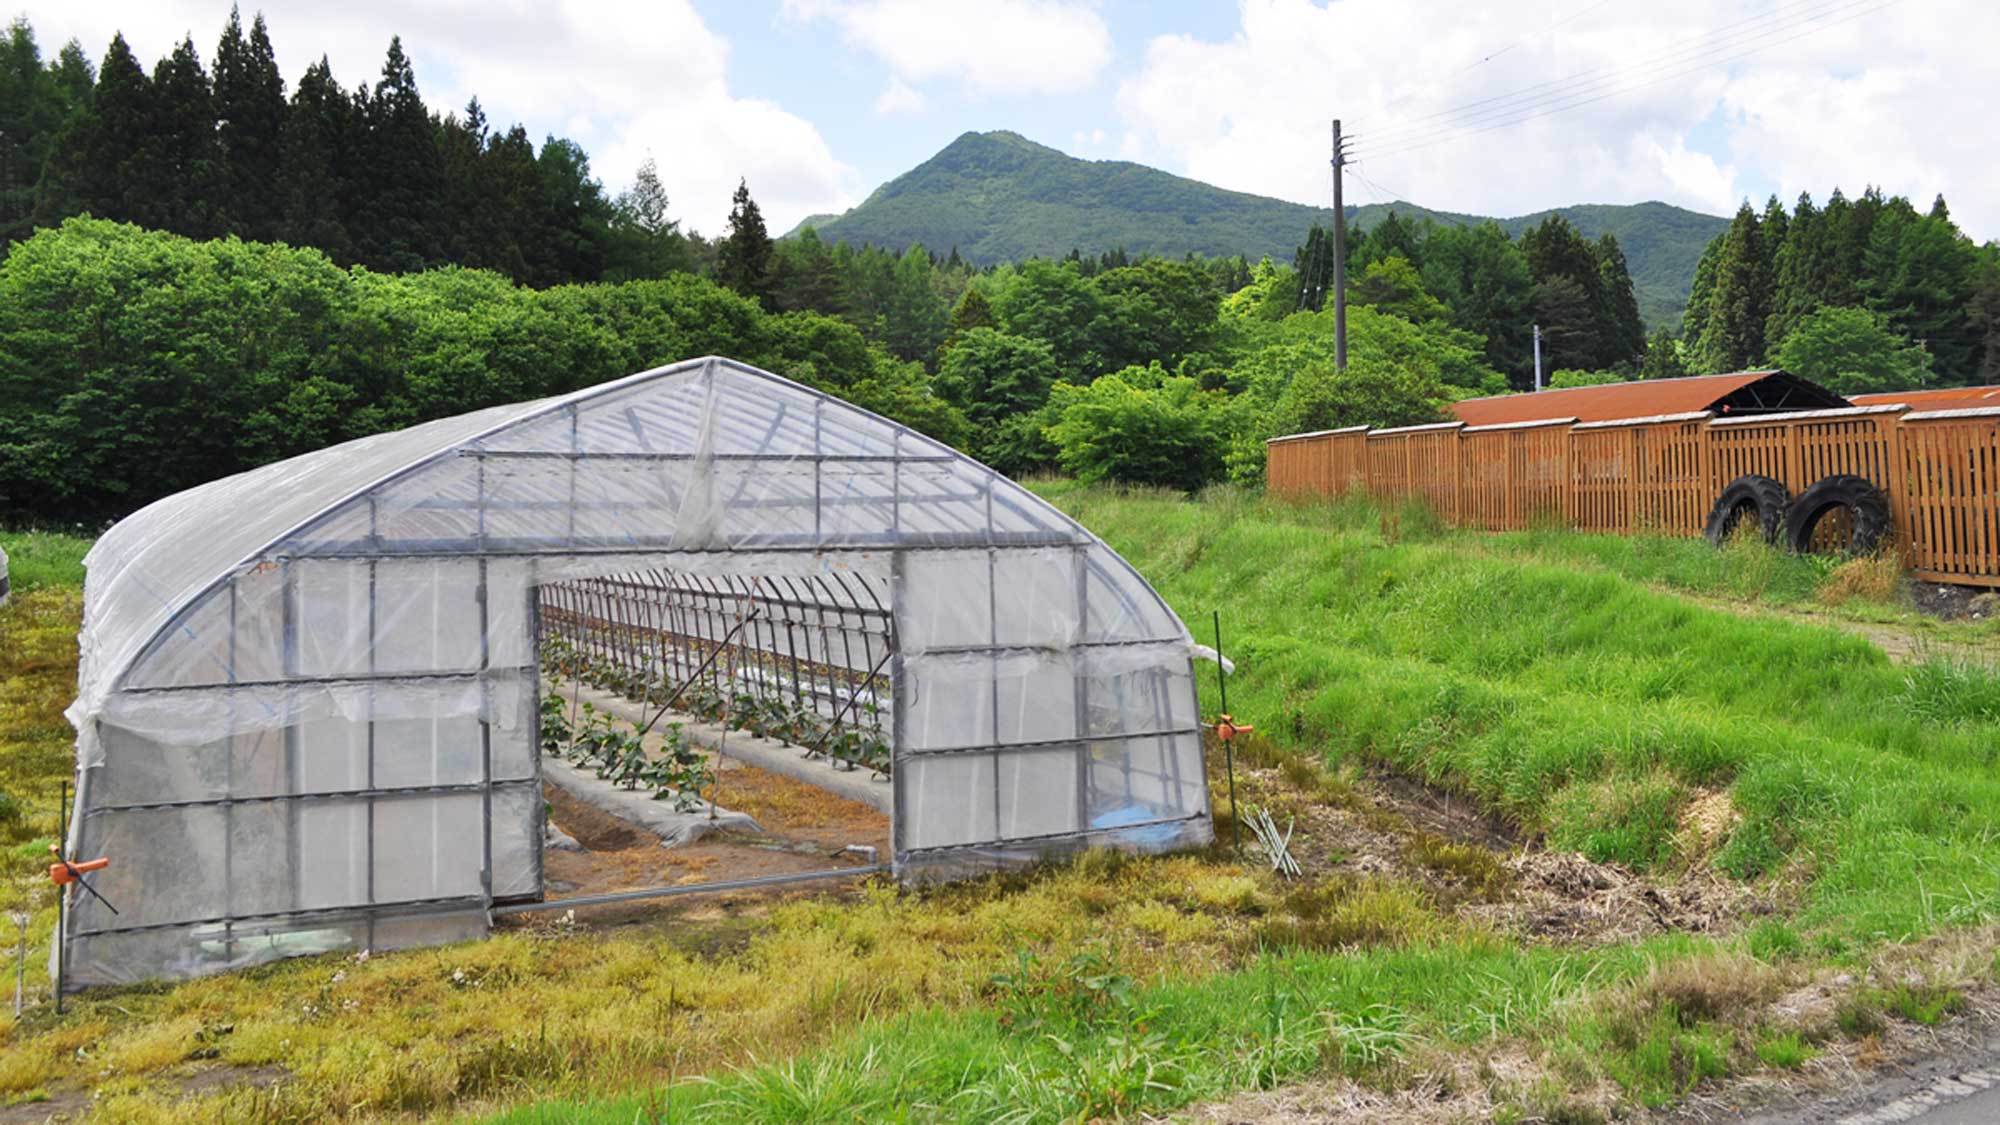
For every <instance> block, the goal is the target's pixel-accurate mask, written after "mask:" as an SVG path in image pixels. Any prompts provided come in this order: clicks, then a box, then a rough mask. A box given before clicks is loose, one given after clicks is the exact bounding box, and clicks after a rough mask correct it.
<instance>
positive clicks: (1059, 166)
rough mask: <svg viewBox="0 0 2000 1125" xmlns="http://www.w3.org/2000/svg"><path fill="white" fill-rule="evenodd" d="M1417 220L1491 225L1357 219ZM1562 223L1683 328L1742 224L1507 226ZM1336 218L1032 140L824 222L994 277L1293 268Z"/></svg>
mask: <svg viewBox="0 0 2000 1125" xmlns="http://www.w3.org/2000/svg"><path fill="white" fill-rule="evenodd" d="M1392 208H1393V209H1394V210H1395V211H1396V212H1397V213H1398V214H1399V215H1401V216H1403V217H1406V218H1420V219H1421V218H1429V219H1432V220H1433V221H1436V222H1440V223H1477V222H1484V221H1485V219H1484V218H1483V217H1481V216H1478V215H1463V214H1456V213H1453V212H1448V211H1432V210H1429V209H1427V208H1424V207H1420V206H1417V205H1415V204H1410V203H1400V202H1399V203H1392V204H1379V203H1371V204H1368V205H1367V206H1364V207H1349V208H1348V209H1347V212H1348V220H1349V222H1350V223H1359V224H1360V225H1361V226H1363V227H1366V226H1369V225H1371V224H1372V223H1374V222H1376V221H1379V219H1380V218H1381V216H1382V215H1384V214H1386V213H1387V212H1388V211H1389V210H1390V209H1392ZM1551 213H1555V214H1561V215H1563V216H1565V217H1567V218H1568V219H1569V220H1570V222H1572V223H1574V224H1575V225H1576V227H1577V228H1578V229H1579V230H1581V231H1582V232H1583V233H1584V234H1585V235H1587V236H1589V237H1591V238H1596V237H1597V236H1599V235H1600V234H1603V233H1604V232H1605V231H1610V232H1611V233H1612V234H1615V235H1617V236H1618V241H1619V243H1620V244H1621V245H1622V246H1624V248H1625V257H1626V261H1627V263H1628V264H1629V266H1630V268H1631V271H1632V285H1633V288H1634V290H1635V291H1636V292H1637V294H1638V298H1639V310H1640V312H1641V313H1643V314H1644V315H1645V317H1646V321H1647V323H1648V324H1652V325H1660V324H1669V325H1678V323H1679V321H1680V313H1681V310H1682V309H1683V308H1684V307H1686V305H1687V292H1688V286H1689V285H1690V284H1691V283H1692V281H1693V279H1694V267H1695V263H1696V262H1697V261H1698V260H1699V259H1700V258H1701V252H1702V249H1703V247H1705V246H1707V245H1708V241H1709V239H1711V238H1713V237H1714V236H1715V235H1716V234H1718V233H1720V232H1721V231H1722V230H1723V229H1724V228H1726V227H1727V226H1728V225H1729V220H1727V219H1723V218H1717V217H1716V216H1713V215H1702V214H1698V213H1696V212H1693V211H1687V210H1683V209H1681V208H1679V207H1673V206H1669V205H1668V204H1665V203H1639V204H1633V205H1630V206H1616V205H1608V204H1583V205H1579V206H1574V207H1559V208H1556V209H1555V210H1554V211H1553V212H1548V211H1541V212H1537V213H1535V214H1533V215H1522V216H1518V217H1516V218H1511V219H1501V220H1499V222H1500V224H1501V226H1503V227H1504V228H1506V230H1507V232H1508V233H1509V234H1519V233H1520V232H1521V231H1522V230H1524V229H1526V228H1528V227H1530V226H1532V225H1534V224H1535V223H1538V222H1540V221H1541V220H1542V219H1543V218H1544V217H1546V216H1547V215H1549V214H1551ZM1330 218H1331V214H1330V209H1329V208H1325V207H1308V206H1306V205H1304V204H1300V203H1288V202H1286V201H1284V200H1281V199H1269V198H1266V197H1264V196H1261V195H1250V194H1248V193H1246V192H1240V191H1227V190H1224V189H1222V188H1219V187H1215V186H1213V185H1210V184H1204V183H1201V182H1200V181H1198V180H1190V179H1187V178H1185V177H1182V176H1176V175H1173V174H1172V173H1170V172H1162V171H1160V170H1159V169H1158V168H1148V167H1146V166H1145V165H1143V164H1134V163H1131V162H1130V161H1125V160H1080V159H1078V158H1076V157H1073V156H1070V155H1068V154H1066V153H1062V152H1058V151H1056V150H1055V149H1052V148H1049V147H1047V146H1045V145H1039V144H1036V143H1035V142H1033V141H1031V140H1028V139H1027V138H1026V137H1023V136H1021V135H1019V134H1018V133H1009V132H1005V131H1000V132H991V133H966V134H965V135H963V136H961V137H959V138H958V139H957V140H955V141H953V142H951V144H949V145H946V146H945V147H944V149H943V150H942V151H940V152H939V153H938V154H937V155H936V156H933V157H931V158H930V159H929V160H926V161H924V162H923V163H922V164H919V165H917V166H916V167H915V168H912V169H910V170H909V171H908V172H905V173H903V174H902V175H900V176H898V177H896V178H895V179H893V180H890V181H889V182H888V183H886V184H883V185H882V186H881V187H879V188H876V189H875V191H874V193H873V194H872V195H870V196H869V197H868V198H867V199H865V200H863V201H862V202H861V204H860V205H859V206H856V207H854V208H852V209H850V210H848V211H847V212H846V213H845V214H842V215H838V216H826V215H815V216H813V217H811V218H809V219H806V220H805V221H804V222H802V223H800V224H799V227H798V228H796V229H795V230H794V231H793V232H792V233H794V234H796V233H797V230H799V229H804V228H805V227H808V226H810V227H814V228H816V229H817V230H818V231H819V234H820V236H821V237H822V238H825V239H828V240H830V241H846V242H850V243H855V244H860V243H873V244H875V245H877V246H887V247H893V248H898V249H900V248H902V247H905V246H908V245H910V244H911V243H916V242H921V243H923V244H924V245H925V246H927V247H929V248H930V249H932V250H935V251H938V252H940V253H942V252H944V251H946V250H949V249H950V248H952V247H954V246H956V247H957V248H958V252H959V253H960V254H961V255H963V256H964V257H965V258H967V259H969V260H971V261H973V262H976V263H980V264H990V263H994V262H1007V261H1019V260H1021V259H1023V258H1029V257H1037V256H1039V257H1044V258H1054V257H1060V256H1062V255H1064V254H1067V253H1069V251H1070V250H1072V249H1079V250H1084V251H1087V252H1091V253H1097V252H1101V251H1105V250H1111V249H1115V248H1117V247H1121V246H1122V247H1124V248H1125V249H1126V251H1128V252H1130V253H1133V254H1162V255H1170V256H1173V257H1179V256H1181V255H1184V254H1186V253H1188V252H1190V251H1193V252H1195V253H1199V254H1207V255H1216V256H1220V255H1228V254H1242V255H1244V256H1245V257H1247V258H1250V259H1251V260H1252V261H1255V260H1256V259H1257V258H1259V257H1262V256H1264V255H1266V254H1268V255H1270V256H1271V258H1272V260H1273V261H1283V262H1288V261H1290V260H1291V257H1292V252H1293V251H1294V250H1295V249H1296V248H1297V247H1298V246H1299V244H1300V243H1302V242H1304V241H1305V236H1306V231H1307V229H1308V228H1310V227H1311V226H1312V224H1314V223H1325V222H1327V221H1329V219H1330Z"/></svg>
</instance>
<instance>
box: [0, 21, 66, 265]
mask: <svg viewBox="0 0 2000 1125" xmlns="http://www.w3.org/2000/svg"><path fill="white" fill-rule="evenodd" d="M73 96H74V94H73V91H72V89H70V88H68V87H66V86H63V85H61V84H59V83H58V82H57V79H56V73H55V71H54V69H53V68H44V67H43V66H42V51H41V47H40V45H38V44H37V43H36V42H35V31H34V29H33V28H32V27H29V26H28V21H27V20H25V19H16V20H15V21H14V22H13V23H12V24H10V25H8V27H7V32H6V40H5V42H4V43H0V246H4V245H6V244H7V243H8V242H10V241H12V240H14V239H18V238H25V237H27V235H28V234H29V233H30V232H31V231H32V230H33V227H34V218H35V195H36V187H37V185H38V184H39V183H40V181H41V178H42V166H43V164H44V163H45V162H47V160H48V158H49V154H50V152H51V151H52V150H53V148H54V146H55V141H56V138H57V135H58V133H59V132H60V131H61V129H62V126H63V124H64V122H65V121H66V120H67V119H68V117H69V112H70V105H69V102H68V99H69V98H71V97H73Z"/></svg>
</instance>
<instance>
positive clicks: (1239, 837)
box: [1211, 609, 1243, 855]
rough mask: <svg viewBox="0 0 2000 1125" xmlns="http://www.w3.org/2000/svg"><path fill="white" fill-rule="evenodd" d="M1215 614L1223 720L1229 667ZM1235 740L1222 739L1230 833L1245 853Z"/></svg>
mask: <svg viewBox="0 0 2000 1125" xmlns="http://www.w3.org/2000/svg"><path fill="white" fill-rule="evenodd" d="M1211 612H1213V613H1214V614H1215V683H1216V686H1218V687H1219V688H1221V689H1222V707H1221V714H1222V716H1223V722H1228V721H1229V718H1228V716H1229V669H1228V668H1226V667H1224V666H1223V658H1222V611H1221V610H1219V609H1218V610H1213V611H1211ZM1234 743H1235V740H1234V739H1230V738H1225V739H1223V740H1222V761H1223V763H1224V765H1225V766H1226V767H1227V768H1228V770H1229V835H1230V836H1231V837H1232V838H1233V839H1234V841H1235V845H1236V854H1237V855H1242V854H1243V817H1242V815H1241V814H1240V813H1238V812H1237V809H1236V750H1235V747H1234Z"/></svg>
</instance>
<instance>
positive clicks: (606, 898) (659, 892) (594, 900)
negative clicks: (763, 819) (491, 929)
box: [493, 863, 889, 915]
mask: <svg viewBox="0 0 2000 1125" xmlns="http://www.w3.org/2000/svg"><path fill="white" fill-rule="evenodd" d="M888 870H889V866H888V865H887V864H883V863H871V864H868V865H866V866H864V867H836V868H832V869H830V870H827V871H808V872H806V873H804V874H802V875H760V876H757V877H756V878H754V879H723V880H720V881H718V882H714V883H689V884H686V885H683V886H675V887H647V888H645V889H643V890H636V891H611V892H609V893H607V894H601V895H580V896H578V897H576V898H556V899H549V900H546V901H544V902H521V903H514V904H512V905H509V906H496V907H494V908H493V913H494V914H496V915H498V914H529V913H533V912H535V911H540V910H568V909H571V908H573V907H578V906H602V905H604V904H605V903H609V902H638V901H641V900H643V899H652V898H673V897H675V896H677V895H694V894H708V893H710V892H716V891H743V890H752V889H754V888H757V887H781V886H784V885H786V884H788V883H814V882H819V881H821V880H824V879H845V878H847V877H849V876H851V875H880V874H882V873H884V872H886V871H888Z"/></svg>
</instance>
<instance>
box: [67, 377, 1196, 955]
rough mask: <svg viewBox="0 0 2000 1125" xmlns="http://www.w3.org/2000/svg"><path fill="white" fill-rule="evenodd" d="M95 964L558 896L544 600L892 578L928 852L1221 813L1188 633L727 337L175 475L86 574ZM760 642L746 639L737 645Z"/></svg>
mask: <svg viewBox="0 0 2000 1125" xmlns="http://www.w3.org/2000/svg"><path fill="white" fill-rule="evenodd" d="M85 561H86V567H87V576H88V577H87V581H86V585H85V611H84V624H83V633H82V663H81V668H80V672H79V677H78V681H79V682H78V689H79V694H78V699H77V701H76V703H75V704H74V705H73V707H72V708H71V709H70V712H69V716H70V719H71V721H72V722H73V723H74V724H75V726H76V729H77V732H78V736H77V797H76V816H75V818H74V820H73V821H72V824H71V828H70V832H69V837H68V840H67V846H68V848H69V852H70V854H71V855H72V856H76V857H80V858H89V857H97V856H108V857H110V859H111V864H110V866H109V867H108V868H107V869H106V870H103V871H100V872H98V873H96V874H94V875H92V876H91V877H90V881H91V884H92V886H93V887H94V888H95V889H97V890H98V891H100V892H102V894H103V896H104V898H105V899H108V900H109V902H110V904H111V905H113V906H115V907H116V908H117V912H116V913H113V912H111V911H110V910H109V909H107V908H106V907H105V906H104V905H102V904H101V903H100V902H99V901H98V900H97V899H96V898H94V897H92V896H87V895H73V896H72V897H71V898H70V899H69V900H68V902H69V910H68V913H67V917H66V919H65V921H64V923H63V926H62V932H61V934H60V935H59V937H60V940H59V941H58V942H56V943H55V944H56V956H57V958H58V959H59V965H58V979H59V980H61V981H62V982H63V987H67V988H76V987H81V986H86V985H93V984H100V983H109V982H127V981H134V980H140V979H146V978H155V977H179V976H189V975H195V974H200V973H208V972H215V971H220V970H226V969H231V968H236V967H240V966H244V965H248V964H252V963H256V962H259V961H264V960H269V959H272V958H276V957H282V956H286V955H290V954H295V953H309V952H319V951H325V950H332V949H342V948H348V949H357V950H358V949H364V948H367V949H387V948H394V947H397V946H406V945H415V944H424V943H432V942H442V941H449V940H457V939H461V938H465V937H470V936H476V935H480V934H483V933H484V932H486V929H487V928H488V926H489V925H490V924H491V921H492V914H491V911H492V910H493V909H494V908H495V907H496V905H504V904H508V903H521V902H529V901H534V900H539V899H541V898H542V895H543V886H542V871H541V842H542V831H543V818H544V815H545V813H544V805H543V800H542V794H541V789H540V785H541V779H540V773H541V766H540V761H539V758H538V737H537V731H538V726H537V720H536V716H537V710H538V700H539V693H540V691H541V684H542V678H541V675H540V673H539V672H538V651H537V638H538V635H539V634H538V632H537V617H538V614H539V612H540V608H539V607H540V605H541V603H540V602H538V597H539V594H538V592H539V591H540V590H542V589H543V588H544V587H553V586H557V585H561V584H564V583H572V584H573V583H574V582H576V581H577V580H580V579H603V578H606V577H607V576H617V575H628V574H635V573H654V574H658V573H671V574H672V575H675V576H677V578H679V579H682V580H689V581H692V580H713V581H716V582H729V583H736V584H738V585H742V584H744V583H755V582H757V581H758V580H760V579H768V580H771V581H780V580H790V581H793V582H794V583H796V582H800V581H818V582H821V583H822V584H824V583H825V582H826V581H827V580H829V579H836V578H837V579H840V580H842V581H845V582H847V583H849V584H859V585H862V586H866V587H868V588H870V589H873V590H878V591H880V592H881V597H882V604H883V605H884V607H885V609H884V613H885V615H886V620H887V622H888V624H887V625H886V627H885V628H886V633H887V636H888V637H889V638H890V644H891V646H892V647H891V648H890V649H889V650H887V651H885V653H884V655H883V660H884V662H885V666H884V679H883V688H882V695H883V696H884V697H885V700H884V702H885V706H884V710H883V714H884V716H885V718H884V722H885V723H886V724H887V726H888V728H889V734H890V747H891V753H892V757H893V772H892V780H893V808H892V812H891V817H890V819H891V838H892V840H893V844H894V848H893V850H894V857H893V865H894V869H895V872H896V874H897V876H898V877H899V878H902V879H905V880H916V879H929V878H952V877H959V876H963V875H967V874H971V873H975V872H980V871H986V870H991V869H994V868H996V867H1003V866H1009V865H1015V864H1022V863H1027V862H1031V861H1033V860H1036V859H1038V858H1041V857H1044V856H1048V855H1051V854H1053V853H1060V852H1064V851H1069V850H1074V849H1077V848H1081V847H1085V846H1091V845H1099V844H1103V845H1112V846H1119V847H1124V848H1127V849H1132V850H1141V851H1160V850H1167V849H1171V848H1176V847H1181V846H1186V845H1195V844H1200V843H1205V842H1206V841H1208V840H1209V839H1210V837H1211V825H1210V820H1209V806H1208V792H1207V786H1206V782H1205V775H1204V772H1203V761H1202V744H1201V737H1200V722H1199V716H1198V713H1197V706H1196V697H1195V685H1194V678H1193V668H1192V666H1191V652H1192V648H1191V645H1190V639H1189V636H1188V633H1187V629H1186V627H1185V626H1183V625H1182V623H1181V622H1180V620H1179V619H1178V618H1177V617H1176V616H1175V615H1174V614H1173V612H1172V611H1171V610H1169V609H1168V608H1167V606H1166V605H1165V603H1164V602H1163V601H1162V600H1161V599H1160V598H1159V596H1158V595H1157V594H1156V593H1155V592H1154V591H1153V590H1152V588H1151V587H1150V586H1148V585H1147V583H1146V582H1145V581H1144V580H1143V579H1142V578H1140V576H1139V575H1138V574H1137V573H1136V572H1135V571H1134V570H1133V569H1132V568H1131V567H1130V566H1129V565H1128V564H1126V563H1125V562H1124V560H1122V559H1120V558H1119V557H1118V556H1117V555H1116V554H1115V553H1114V552H1113V551H1111V550H1110V549H1109V548H1108V547H1106V546H1105V545H1104V544H1103V543H1102V542H1100V541H1099V540H1097V539H1096V538H1095V537H1094V536H1092V535H1091V534H1090V533H1089V532H1087V531H1085V530H1084V529H1083V528H1082V527H1081V526H1079V525H1078V524H1076V523H1075V522H1074V521H1072V520H1070V519H1069V518H1067V517H1065V516H1064V515H1062V514H1061V513H1059V512H1057V511H1056V510H1054V509H1053V508H1051V507H1050V506H1049V505H1047V504H1045V503H1044V502H1042V501H1041V500H1039V499H1037V498H1036V497H1035V496H1033V495H1032V494H1030V493H1029V492H1027V491H1026V490H1024V489H1022V488H1020V487H1019V486H1017V485H1015V484H1013V483H1012V482H1010V481H1008V480H1007V479H1006V478H1004V477H1001V476H1000V475H998V474H996V473H994V472H993V471H991V470H989V469H987V468H985V467H984V466H981V465H979V464H977V463H975V462H973V461H971V460H969V459H967V458H966V457H964V456H962V455H960V454H958V453H956V452H954V451H952V450H951V449H949V448H947V447H945V446H943V445H940V444H938V443H936V442H934V441H931V440H929V439H927V438H925V437H923V436H921V435H919V434H917V433H915V432H914V431H912V430H910V429H908V428H906V427H903V426H901V425H898V424H896V423H894V422H890V421H887V420H885V419H883V418H880V417H877V416H875V415H873V414H869V413H867V412H865V411H862V410H859V409H857V408H855V407H852V406H849V405H847V404H845V403H843V402H840V401H839V400H836V399H832V398H829V397H826V396H824V395H821V394H818V393H815V392H813V391H811V390H808V389H806V388H805V387H802V386H799V385H797V384H795V383H792V382H789V381H787V380H785V379H782V378H779V377H777V376H775V375H771V374H769V373H767V372H764V371H760V370H757V369H755V368H752V367H749V366H746V365H744V364H741V363H737V362H734V361H731V360H727V359H717V358H708V359H700V360H692V361H688V362H685V363H679V364H674V365H672V366H668V367H662V368H659V369H656V370H652V371H647V372H643V373H641V374H637V375H633V376H630V377H628V378H625V379H621V380H618V381H615V382H612V383H607V384H604V385H601V386H597V387H592V388H589V389H587V390H583V391H579V392H577V393H574V394H570V395H566V396H562V397H558V398H552V399H545V400H542V401H538V402H531V403H523V404H519V405H511V406H502V407H495V408H491V409H487V410H481V411H477V412H474V413H470V414H465V415H461V416H458V417H454V418H446V419H442V420H439V421H435V422H430V423H426V424H424V425H420V426H416V427H413V428H410V429H407V430H402V431H399V432H395V433H386V434H380V435H377V436H374V437H368V438H363V439H360V440H358V441H352V442H348V443H346V444H343V445H338V446H334V447H331V448H328V449H324V450H321V451H318V452H315V453H311V454H307V455H305V456H302V457H297V458H293V459H291V460H289V461H284V462H280V463H277V464H272V465H267V466H265V467H263V468H260V469H256V470H253V471H251V472H247V473H243V474H240V475H238V476H234V477H230V478H227V479H224V480H219V481H215V482H212V483H210V484H207V485H204V486H202V487H199V488H196V489H192V490H190V491H187V492H184V493H180V494H178V495H175V496H171V497H168V498H166V499H164V500H161V501H159V502H158V503H155V504H153V505H151V506H149V507H147V508H145V509H144V510H142V511H140V512H138V513H136V514H135V515H133V516H131V517H130V518H128V519H126V520H124V521H123V522H121V523H119V524H118V525H117V526H116V527H114V528H112V529H111V530H110V531H109V532H107V533H106V534H105V535H104V536H103V538H102V539H101V540H100V541H99V542H98V543H97V545H96V547H95V548H94V549H93V550H92V551H91V552H90V555H89V556H88V558H87V559H86V560H85ZM738 643H748V642H742V641H739V642H738Z"/></svg>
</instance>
